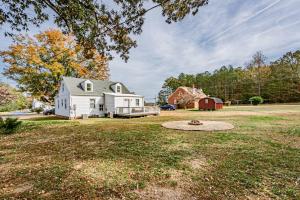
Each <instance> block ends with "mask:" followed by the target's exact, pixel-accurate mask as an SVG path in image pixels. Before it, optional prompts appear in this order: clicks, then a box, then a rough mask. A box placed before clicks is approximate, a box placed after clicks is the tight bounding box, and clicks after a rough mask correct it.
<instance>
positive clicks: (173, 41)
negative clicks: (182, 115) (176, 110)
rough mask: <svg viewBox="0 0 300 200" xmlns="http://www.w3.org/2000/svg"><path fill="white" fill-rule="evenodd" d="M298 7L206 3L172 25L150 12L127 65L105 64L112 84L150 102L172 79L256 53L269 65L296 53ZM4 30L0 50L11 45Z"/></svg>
mask: <svg viewBox="0 0 300 200" xmlns="http://www.w3.org/2000/svg"><path fill="white" fill-rule="evenodd" d="M299 7H300V0H223V1H220V0H210V1H209V4H208V5H207V6H204V7H202V8H201V9H200V10H199V12H198V14H197V15H196V16H187V17H186V18H185V19H184V20H183V21H181V22H178V23H172V24H167V23H166V22H165V21H164V20H165V19H164V18H163V17H162V16H161V10H160V9H156V10H152V11H151V12H149V13H147V14H146V16H145V18H146V20H145V24H144V27H143V33H142V34H141V35H139V36H137V37H135V38H136V39H137V44H138V47H137V48H135V49H132V50H131V51H130V59H129V61H128V62H127V63H125V62H124V61H123V60H121V59H120V58H118V57H116V58H115V59H114V60H113V61H111V63H109V66H110V74H111V80H113V81H120V82H123V83H124V84H125V85H126V86H127V87H128V88H129V89H130V90H131V91H133V92H135V93H137V94H141V95H144V96H145V99H146V100H148V101H153V99H154V97H155V96H156V95H157V94H158V92H159V90H160V89H161V86H162V84H163V82H164V80H165V79H166V78H168V77H170V76H175V77H176V76H178V75H179V74H180V73H182V72H183V73H193V74H196V73H202V72H205V71H210V72H212V71H213V70H215V69H218V68H219V67H221V66H223V65H233V66H244V64H245V63H246V62H248V61H249V60H250V59H251V57H252V55H253V54H254V53H255V52H256V51H262V52H263V53H264V54H265V55H266V56H267V58H268V59H269V61H271V60H275V59H278V58H279V57H280V56H282V55H283V54H284V53H286V52H288V51H295V50H297V49H300V9H299ZM49 27H54V25H53V24H51V23H46V24H43V25H42V27H41V28H40V29H37V28H32V29H30V32H29V33H28V34H35V33H38V32H39V31H41V30H43V29H47V28H49ZM4 29H5V27H2V30H0V39H1V43H0V49H1V50H3V49H6V48H7V47H8V45H9V44H11V41H10V39H9V38H5V37H4V35H3V31H4ZM0 63H1V62H0ZM3 66H4V65H3V64H2V63H1V65H0V71H1V68H3ZM2 79H3V78H2ZM3 80H5V81H7V82H9V83H12V82H11V81H9V80H6V79H3Z"/></svg>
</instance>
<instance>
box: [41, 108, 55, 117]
mask: <svg viewBox="0 0 300 200" xmlns="http://www.w3.org/2000/svg"><path fill="white" fill-rule="evenodd" d="M43 114H44V115H54V114H55V109H54V108H52V109H49V110H45V111H44V112H43Z"/></svg>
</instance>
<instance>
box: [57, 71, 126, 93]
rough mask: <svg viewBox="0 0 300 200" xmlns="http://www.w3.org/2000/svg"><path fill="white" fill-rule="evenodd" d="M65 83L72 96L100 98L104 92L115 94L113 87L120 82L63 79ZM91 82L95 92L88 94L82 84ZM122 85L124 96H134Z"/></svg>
mask: <svg viewBox="0 0 300 200" xmlns="http://www.w3.org/2000/svg"><path fill="white" fill-rule="evenodd" d="M62 78H63V81H64V83H65V86H66V87H67V88H68V90H69V91H70V94H71V95H78V96H100V95H102V94H103V93H104V92H108V93H109V92H115V91H114V87H112V86H113V85H115V84H116V83H119V82H112V81H102V80H93V79H83V78H74V77H66V76H64V77H62ZM86 80H89V81H91V82H92V83H93V92H86V91H84V89H83V88H82V87H81V83H82V82H84V81H86ZM120 84H121V85H122V94H132V93H130V91H129V90H128V89H127V87H126V86H125V85H124V84H123V83H120Z"/></svg>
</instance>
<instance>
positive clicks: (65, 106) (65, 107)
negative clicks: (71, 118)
mask: <svg viewBox="0 0 300 200" xmlns="http://www.w3.org/2000/svg"><path fill="white" fill-rule="evenodd" d="M65 109H67V99H65Z"/></svg>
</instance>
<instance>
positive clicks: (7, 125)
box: [0, 117, 22, 134]
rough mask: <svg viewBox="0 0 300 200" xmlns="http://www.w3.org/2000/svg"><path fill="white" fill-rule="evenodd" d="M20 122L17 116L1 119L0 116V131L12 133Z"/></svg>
mask: <svg viewBox="0 0 300 200" xmlns="http://www.w3.org/2000/svg"><path fill="white" fill-rule="evenodd" d="M21 124H22V122H21V121H19V120H18V119H17V118H6V119H5V120H3V118H2V117H0V131H1V133H4V134H11V133H14V132H15V131H16V130H17V129H18V128H19V127H20V126H21Z"/></svg>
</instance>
